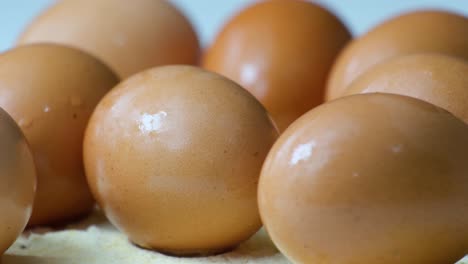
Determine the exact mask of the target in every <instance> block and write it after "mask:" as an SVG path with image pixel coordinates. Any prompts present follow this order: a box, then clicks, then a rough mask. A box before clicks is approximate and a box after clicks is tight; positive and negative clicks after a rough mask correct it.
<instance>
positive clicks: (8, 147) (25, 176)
mask: <svg viewBox="0 0 468 264" xmlns="http://www.w3.org/2000/svg"><path fill="white" fill-rule="evenodd" d="M0 146H2V147H1V148H0V212H1V213H0V214H1V217H0V256H1V255H2V254H3V253H4V252H5V250H7V249H8V247H10V246H11V245H12V244H13V242H14V241H15V240H16V238H17V237H18V236H19V235H20V234H21V232H22V231H23V230H24V228H25V227H26V224H27V222H28V220H29V217H30V216H31V211H32V207H33V201H34V195H35V192H36V167H35V164H34V160H33V156H32V153H31V150H30V149H29V146H28V143H27V142H26V139H25V137H24V135H23V133H22V132H21V129H20V128H19V127H18V125H17V124H16V123H15V121H14V120H13V119H12V118H11V117H10V116H9V115H8V114H7V113H6V112H5V111H4V110H3V109H1V108H0Z"/></svg>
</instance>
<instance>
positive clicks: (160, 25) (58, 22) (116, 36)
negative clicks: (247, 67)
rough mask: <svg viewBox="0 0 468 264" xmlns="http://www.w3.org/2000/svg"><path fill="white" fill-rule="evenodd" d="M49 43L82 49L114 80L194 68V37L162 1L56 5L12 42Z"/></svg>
mask: <svg viewBox="0 0 468 264" xmlns="http://www.w3.org/2000/svg"><path fill="white" fill-rule="evenodd" d="M33 42H34V43H36V42H54V43H61V44H66V45H71V46H73V47H76V48H80V49H83V50H85V51H87V52H89V53H91V54H93V55H94V56H96V57H98V58H100V59H101V60H102V61H104V62H105V63H107V64H108V65H109V66H110V67H111V68H112V69H113V70H114V71H115V72H117V73H118V74H119V75H120V77H122V78H126V77H128V76H129V75H132V74H134V73H137V72H139V71H142V70H145V69H148V68H151V67H154V66H159V65H166V64H195V63H197V61H198V58H199V53H200V52H199V49H200V47H199V43H198V38H197V35H196V33H195V31H194V29H193V27H192V25H191V24H190V22H189V21H188V20H187V18H186V17H185V16H184V15H183V14H182V13H181V12H180V11H179V10H178V9H176V8H175V7H174V6H173V5H172V4H170V3H169V2H168V1H165V0H132V1H128V0H99V1H95V0H67V1H58V2H57V3H55V4H54V5H52V6H51V7H50V8H49V9H47V10H46V11H44V12H43V13H42V14H41V15H40V16H39V17H37V18H36V19H35V20H33V21H32V22H31V24H30V25H29V26H28V27H27V28H26V29H25V31H24V32H23V34H22V35H21V36H20V38H19V40H18V43H19V44H24V43H33Z"/></svg>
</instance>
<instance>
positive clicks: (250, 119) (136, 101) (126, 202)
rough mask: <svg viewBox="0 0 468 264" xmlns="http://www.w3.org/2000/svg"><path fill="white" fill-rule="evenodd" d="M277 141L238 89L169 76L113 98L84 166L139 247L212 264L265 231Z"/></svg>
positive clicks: (151, 77) (150, 73)
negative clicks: (263, 177) (264, 178)
mask: <svg viewBox="0 0 468 264" xmlns="http://www.w3.org/2000/svg"><path fill="white" fill-rule="evenodd" d="M277 135H278V132H277V130H276V128H275V126H274V124H273V122H272V120H271V118H270V117H269V115H268V113H267V111H266V110H265V109H264V107H263V106H262V105H261V104H260V103H259V102H258V101H257V100H256V99H255V98H254V97H253V96H252V95H250V94H249V93H248V92H247V91H245V90H244V89H243V88H242V87H240V86H239V85H237V84H236V83H234V82H232V81H230V80H228V79H226V78H224V77H222V76H220V75H217V74H214V73H211V72H207V71H204V70H201V69H199V68H196V67H190V66H165V67H160V68H155V69H151V70H147V71H144V72H142V73H139V74H137V75H134V76H133V77H131V78H130V79H127V80H126V81H124V82H122V83H121V84H119V85H118V86H117V87H116V88H115V89H113V90H112V91H111V92H110V93H109V94H107V95H106V96H105V97H104V99H103V100H102V101H101V102H100V103H99V105H98V106H97V108H96V110H95V112H94V113H93V116H92V117H91V119H90V123H89V126H88V128H87V130H86V135H85V141H84V162H85V168H86V172H87V177H88V181H89V183H90V186H91V189H92V191H93V193H94V196H95V197H96V198H97V201H98V202H99V204H100V205H101V207H102V208H103V210H104V212H105V214H106V216H107V217H108V218H109V220H110V221H111V222H112V223H113V224H114V225H115V226H116V227H117V228H118V229H120V230H121V231H122V232H123V233H125V234H126V235H127V236H128V237H129V238H130V240H131V241H133V242H134V243H136V244H137V245H139V246H142V247H144V248H151V249H156V250H159V251H161V252H164V253H169V254H175V255H199V254H201V255H205V254H213V253H219V252H222V251H225V250H227V249H230V248H232V247H235V246H236V245H237V244H239V243H240V242H242V241H244V240H246V239H248V238H249V237H250V236H251V235H253V234H254V233H255V232H256V231H257V230H258V229H259V228H260V226H261V221H260V216H259V213H258V206H257V184H258V178H259V176H260V170H261V166H262V164H263V161H264V159H265V157H266V155H267V153H268V151H269V150H270V148H271V146H272V145H273V143H274V141H275V140H276V138H277ZM103 138H105V140H103Z"/></svg>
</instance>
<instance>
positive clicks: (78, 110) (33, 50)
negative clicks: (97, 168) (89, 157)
mask: <svg viewBox="0 0 468 264" xmlns="http://www.w3.org/2000/svg"><path fill="white" fill-rule="evenodd" d="M117 82H118V79H117V77H116V76H115V74H114V73H113V72H112V71H111V70H110V69H109V68H108V67H107V66H105V65H104V64H103V63H101V62H100V61H99V60H97V59H95V58H94V57H92V56H91V55H88V54H86V53H83V52H81V51H79V50H76V49H73V48H69V47H65V46H60V45H52V44H33V45H25V46H21V47H18V48H15V49H12V50H10V51H8V52H6V53H4V54H2V55H0V107H3V108H4V109H5V110H6V111H8V113H9V114H10V115H11V116H12V117H13V118H14V119H15V121H16V122H17V123H18V124H19V126H20V127H21V129H22V131H23V132H24V134H25V136H26V138H27V139H28V142H29V143H30V145H31V149H32V152H33V154H34V160H35V162H36V165H37V170H38V172H37V173H38V189H37V195H36V199H35V202H34V210H33V214H32V217H31V220H30V222H29V225H47V224H55V223H57V222H62V221H66V220H69V219H73V218H75V217H78V216H80V215H82V214H85V213H87V212H88V211H90V210H91V208H92V206H93V204H94V201H93V198H92V196H91V193H90V191H89V188H88V185H87V183H86V177H85V176H84V169H83V159H82V143H83V134H84V130H85V127H86V124H87V122H88V118H89V116H90V115H91V113H92V111H93V109H94V107H95V106H96V104H97V103H98V101H99V100H100V99H101V98H102V96H104V94H105V93H106V92H107V91H109V90H110V89H111V88H112V87H113V86H114V85H116V84H117Z"/></svg>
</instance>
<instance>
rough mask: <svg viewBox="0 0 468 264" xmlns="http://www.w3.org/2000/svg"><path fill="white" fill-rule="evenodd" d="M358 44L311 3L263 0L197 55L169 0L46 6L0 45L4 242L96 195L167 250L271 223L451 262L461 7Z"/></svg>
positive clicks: (394, 24)
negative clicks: (9, 45) (11, 43)
mask: <svg viewBox="0 0 468 264" xmlns="http://www.w3.org/2000/svg"><path fill="white" fill-rule="evenodd" d="M103 13H105V14H106V19H103V18H102V14H103ZM351 39H352V37H351V34H350V32H349V31H348V29H347V28H346V26H345V25H344V24H343V23H342V22H341V21H340V20H339V19H338V18H337V17H336V16H335V15H334V14H332V13H331V12H330V11H328V10H326V9H324V8H322V7H320V6H318V5H316V4H313V3H311V2H307V1H302V0H266V1H261V2H259V3H256V4H253V5H252V6H249V7H247V8H246V9H244V10H242V11H241V12H240V13H239V14H237V15H236V16H234V17H233V18H232V19H231V20H230V21H229V22H228V23H227V24H226V25H225V26H224V27H223V30H222V31H221V32H220V33H219V35H218V36H217V38H216V39H215V40H214V42H213V43H212V45H211V46H210V47H209V48H208V49H207V50H206V51H205V52H203V53H202V58H201V59H200V58H199V57H200V53H201V52H200V47H199V42H198V39H197V36H196V34H195V31H194V30H193V28H192V26H191V24H190V22H189V21H188V20H187V19H186V18H185V17H184V16H183V14H182V13H181V12H180V11H178V10H177V9H176V8H175V7H173V6H172V5H171V4H170V3H169V2H167V1H163V0H158V1H156V0H136V1H132V2H131V3H130V2H129V1H127V0H101V1H93V0H69V1H61V2H58V3H56V4H55V5H53V6H52V7H51V8H49V9H48V10H46V11H45V12H44V13H43V14H42V15H41V16H39V17H38V18H37V19H36V20H35V21H33V22H32V23H31V24H30V25H29V26H28V28H27V29H26V30H25V32H24V33H23V34H22V35H21V37H20V39H19V43H18V44H19V45H18V46H17V47H15V48H13V49H11V50H10V51H7V52H5V53H3V54H1V55H0V107H1V108H2V109H4V110H5V111H3V110H1V109H0V135H1V137H0V141H1V142H2V146H4V148H2V149H1V150H0V172H1V174H0V209H1V210H2V215H3V217H2V218H1V219H0V231H1V232H0V253H1V252H4V251H5V250H6V249H7V248H8V247H9V246H10V245H11V244H12V243H13V241H14V240H15V239H16V238H17V237H18V235H19V234H20V233H21V232H22V231H23V230H24V228H25V227H26V225H29V226H38V225H39V226H43V225H54V224H58V223H63V222H66V221H71V220H74V219H76V218H79V217H82V216H84V215H86V214H87V213H89V212H90V211H91V210H92V208H93V206H94V203H95V201H97V203H98V204H99V206H100V208H101V209H102V210H103V211H104V213H105V214H106V216H107V218H108V219H109V220H110V221H111V222H112V223H113V224H114V225H115V226H116V227H117V228H118V229H119V230H120V231H122V232H123V233H125V234H126V235H127V236H128V237H129V239H130V240H131V241H132V242H134V243H135V244H137V245H139V246H141V247H144V248H149V249H154V250H158V251H160V252H163V253H168V254H175V255H200V254H202V255H205V254H215V253H220V252H223V251H226V250H229V249H231V248H233V247H235V246H236V245H238V244H239V243H241V242H242V241H245V240H246V239H248V238H249V237H250V236H252V235H253V234H254V233H255V232H257V231H258V229H259V228H260V227H261V226H262V224H263V225H264V226H265V228H266V230H267V231H268V233H269V235H270V236H271V238H272V240H273V242H274V243H275V244H276V245H277V247H278V248H279V249H280V251H281V252H282V253H284V254H285V256H287V257H288V258H289V259H290V260H291V261H293V262H294V263H330V264H334V263H337V264H338V263H340V264H347V263H350V264H351V263H380V264H386V263H388V264H390V263H434V264H435V263H453V262H455V261H456V260H458V259H459V258H461V257H462V256H463V255H464V253H466V250H468V211H467V210H466V209H467V205H468V202H467V201H468V162H466V158H467V157H468V125H467V124H466V123H468V105H467V104H466V102H467V101H468V62H467V61H466V59H468V19H467V18H466V17H463V16H461V15H457V14H454V13H449V12H445V11H437V10H426V11H414V12H411V13H407V14H404V15H401V16H398V17H395V18H392V19H390V20H388V21H386V22H384V23H382V24H380V25H379V26H377V27H375V28H374V29H372V30H371V31H369V32H368V33H366V34H364V35H363V36H360V37H358V38H355V39H354V40H351ZM198 62H200V65H199V66H200V67H197V66H194V65H196V64H197V63H198ZM202 68H204V69H202ZM325 101H327V102H325ZM10 116H11V117H10ZM465 155H466V156H465ZM36 181H37V190H36Z"/></svg>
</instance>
